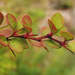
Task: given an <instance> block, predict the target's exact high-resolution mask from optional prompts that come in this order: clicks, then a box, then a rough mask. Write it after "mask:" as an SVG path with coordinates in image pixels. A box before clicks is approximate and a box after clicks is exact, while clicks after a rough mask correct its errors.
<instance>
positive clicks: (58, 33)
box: [55, 26, 67, 36]
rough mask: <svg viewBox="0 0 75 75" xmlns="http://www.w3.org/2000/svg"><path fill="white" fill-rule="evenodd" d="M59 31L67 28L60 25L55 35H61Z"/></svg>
mask: <svg viewBox="0 0 75 75" xmlns="http://www.w3.org/2000/svg"><path fill="white" fill-rule="evenodd" d="M60 31H67V28H66V27H65V26H63V27H61V28H60V29H58V30H57V33H55V35H57V36H62V35H61V34H60Z"/></svg>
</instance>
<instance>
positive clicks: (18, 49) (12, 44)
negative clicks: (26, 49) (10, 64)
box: [9, 40, 23, 52]
mask: <svg viewBox="0 0 75 75" xmlns="http://www.w3.org/2000/svg"><path fill="white" fill-rule="evenodd" d="M9 48H10V49H11V50H13V51H15V52H22V51H23V47H22V46H21V45H20V44H18V43H17V42H15V40H10V41H9Z"/></svg>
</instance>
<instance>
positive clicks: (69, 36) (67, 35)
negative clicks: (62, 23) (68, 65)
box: [60, 31, 74, 41]
mask: <svg viewBox="0 0 75 75" xmlns="http://www.w3.org/2000/svg"><path fill="white" fill-rule="evenodd" d="M60 34H61V35H62V36H63V37H64V38H65V40H66V41H68V40H73V39H74V36H73V35H72V34H71V33H70V32H68V31H61V32H60Z"/></svg>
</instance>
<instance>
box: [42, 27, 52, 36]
mask: <svg viewBox="0 0 75 75" xmlns="http://www.w3.org/2000/svg"><path fill="white" fill-rule="evenodd" d="M50 32H51V31H50V28H49V26H45V27H43V28H42V29H41V33H42V36H44V35H47V34H48V33H50Z"/></svg>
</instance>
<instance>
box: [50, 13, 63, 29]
mask: <svg viewBox="0 0 75 75" xmlns="http://www.w3.org/2000/svg"><path fill="white" fill-rule="evenodd" d="M51 20H52V22H53V23H54V25H55V27H56V28H57V29H60V28H61V27H62V26H63V25H64V18H63V16H62V15H61V14H60V13H55V14H54V15H53V16H52V17H51Z"/></svg>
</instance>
